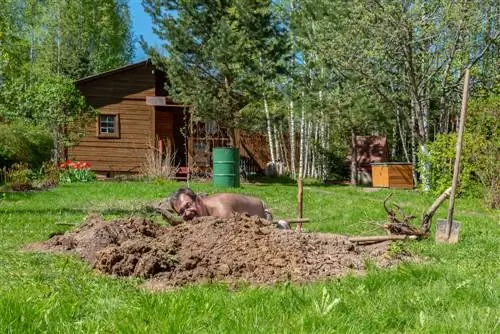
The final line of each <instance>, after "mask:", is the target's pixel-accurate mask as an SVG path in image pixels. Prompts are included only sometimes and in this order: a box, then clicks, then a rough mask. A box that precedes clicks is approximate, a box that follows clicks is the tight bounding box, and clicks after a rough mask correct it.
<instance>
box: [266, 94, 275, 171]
mask: <svg viewBox="0 0 500 334" xmlns="http://www.w3.org/2000/svg"><path fill="white" fill-rule="evenodd" d="M264 111H265V112H266V121H267V138H268V140H269V154H271V161H272V162H275V161H276V159H275V158H276V156H275V154H274V152H275V151H274V142H273V135H272V133H271V116H270V114H269V106H268V105H267V98H266V97H265V96H264Z"/></svg>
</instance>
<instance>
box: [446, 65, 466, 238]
mask: <svg viewBox="0 0 500 334" xmlns="http://www.w3.org/2000/svg"><path fill="white" fill-rule="evenodd" d="M468 95H469V68H467V69H466V70H465V78H464V91H463V94H462V108H461V110H460V124H459V126H458V137H457V146H456V152H455V165H454V166H453V181H452V183H451V194H450V207H449V208H448V221H447V223H448V224H447V226H446V236H447V238H448V239H449V238H450V233H451V224H452V222H453V210H454V207H455V193H456V190H457V184H458V178H459V174H460V155H461V153H462V140H463V135H464V127H465V126H464V125H465V114H466V112H467V98H468Z"/></svg>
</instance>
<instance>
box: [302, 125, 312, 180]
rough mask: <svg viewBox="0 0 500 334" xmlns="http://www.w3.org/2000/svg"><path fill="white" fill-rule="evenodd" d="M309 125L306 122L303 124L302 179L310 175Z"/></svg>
mask: <svg viewBox="0 0 500 334" xmlns="http://www.w3.org/2000/svg"><path fill="white" fill-rule="evenodd" d="M310 125H311V122H309V121H307V122H306V123H305V138H304V175H303V176H304V177H308V176H311V173H310V170H309V169H310V166H311V164H310V163H309V158H310V157H309V151H310V149H311V145H310V143H311V140H310V139H311V138H310V134H311V131H310Z"/></svg>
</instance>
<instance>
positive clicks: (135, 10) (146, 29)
mask: <svg viewBox="0 0 500 334" xmlns="http://www.w3.org/2000/svg"><path fill="white" fill-rule="evenodd" d="M129 8H130V16H131V18H132V30H133V33H134V37H135V39H136V40H137V42H136V43H135V58H134V62H135V61H141V60H145V59H146V55H145V54H144V51H143V50H142V48H141V46H140V45H139V42H138V41H139V38H140V36H141V35H142V36H143V37H144V39H145V40H146V42H148V44H150V45H153V46H155V45H157V46H160V44H161V41H160V39H158V37H157V36H156V35H155V34H154V33H153V24H152V23H151V18H150V17H149V15H148V14H146V13H145V12H144V8H142V5H141V0H129Z"/></svg>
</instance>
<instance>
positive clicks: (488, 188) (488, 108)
mask: <svg viewBox="0 0 500 334" xmlns="http://www.w3.org/2000/svg"><path fill="white" fill-rule="evenodd" d="M499 117H500V95H498V94H491V95H487V96H485V97H482V98H477V99H473V100H472V101H471V103H470V106H469V117H468V119H467V123H466V127H467V131H468V132H469V133H471V134H473V135H474V140H476V139H478V138H479V140H481V141H484V149H483V150H482V152H480V154H481V166H480V168H478V170H477V171H476V173H477V177H478V179H479V181H480V182H481V183H482V185H483V186H484V188H485V199H486V202H487V203H488V204H489V206H490V207H491V208H498V207H500V173H499V171H500V133H499V126H498V124H499Z"/></svg>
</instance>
